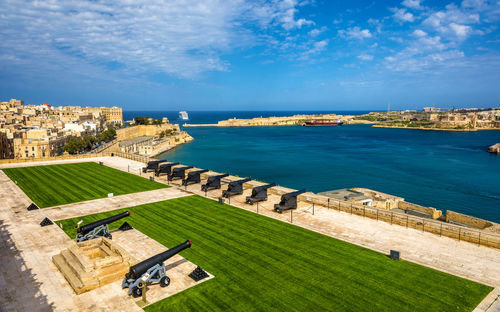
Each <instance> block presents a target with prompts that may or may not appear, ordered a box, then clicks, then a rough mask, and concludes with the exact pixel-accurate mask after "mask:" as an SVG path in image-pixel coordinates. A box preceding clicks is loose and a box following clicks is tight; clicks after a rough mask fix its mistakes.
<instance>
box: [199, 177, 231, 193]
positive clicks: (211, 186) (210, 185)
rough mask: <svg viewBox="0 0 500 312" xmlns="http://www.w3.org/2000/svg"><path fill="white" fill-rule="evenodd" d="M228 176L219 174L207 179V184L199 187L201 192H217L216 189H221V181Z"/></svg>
mask: <svg viewBox="0 0 500 312" xmlns="http://www.w3.org/2000/svg"><path fill="white" fill-rule="evenodd" d="M228 176H229V174H227V173H225V174H219V175H215V176H211V177H208V179H207V183H205V184H203V185H202V186H201V190H202V191H205V192H208V191H211V190H218V189H220V187H221V179H222V178H225V177H228Z"/></svg>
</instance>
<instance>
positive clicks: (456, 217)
mask: <svg viewBox="0 0 500 312" xmlns="http://www.w3.org/2000/svg"><path fill="white" fill-rule="evenodd" d="M450 221H452V222H458V223H461V224H466V225H470V226H473V227H476V228H479V229H485V228H487V227H490V226H492V225H493V224H492V223H491V222H489V221H487V220H483V219H479V218H476V217H471V216H468V215H464V214H461V213H458V212H454V211H451V210H447V211H446V222H450Z"/></svg>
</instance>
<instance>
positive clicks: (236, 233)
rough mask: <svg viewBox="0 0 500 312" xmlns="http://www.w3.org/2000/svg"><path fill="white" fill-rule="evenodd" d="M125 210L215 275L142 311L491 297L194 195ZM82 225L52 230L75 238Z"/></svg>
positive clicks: (405, 305) (438, 303) (444, 303)
mask: <svg viewBox="0 0 500 312" xmlns="http://www.w3.org/2000/svg"><path fill="white" fill-rule="evenodd" d="M125 210H127V209H120V210H115V211H110V212H106V213H101V214H97V215H91V216H86V217H84V218H83V220H84V222H85V223H87V222H91V221H95V220H98V219H101V218H103V217H107V216H110V215H113V214H116V213H118V212H121V211H125ZM131 212H132V214H131V216H130V217H128V218H127V222H128V223H130V224H131V225H132V226H133V227H134V228H136V229H137V230H139V231H141V232H143V233H144V234H146V235H148V236H149V237H151V238H153V239H155V240H157V241H158V242H160V243H162V244H164V245H165V246H167V247H173V246H175V245H177V244H179V243H182V242H184V241H185V240H186V239H190V240H191V241H192V243H193V246H192V247H191V248H189V249H187V250H185V251H183V252H181V255H182V256H183V257H185V258H187V259H189V260H190V261H191V262H193V263H195V264H197V265H199V266H201V267H202V268H203V269H206V270H207V271H209V272H210V273H213V274H214V275H215V278H214V279H212V280H210V281H207V282H205V283H202V284H200V285H197V286H195V287H192V288H190V289H188V290H186V291H184V292H182V293H179V294H177V295H174V296H172V297H170V298H167V299H165V300H162V301H159V302H157V303H155V304H153V305H151V306H149V307H147V308H146V311H149V312H151V311H169V310H170V311H212V310H226V311H252V310H259V311H271V310H276V311H278V310H279V311H292V310H293V311H325V310H329V311H472V310H473V309H474V307H476V306H477V305H478V304H479V302H481V300H482V299H483V298H484V297H485V296H486V295H487V294H488V293H489V292H490V291H491V290H492V288H491V287H488V286H485V285H481V284H478V283H475V282H471V281H469V280H465V279H462V278H459V277H456V276H453V275H450V274H446V273H443V272H439V271H436V270H433V269H430V268H427V267H424V266H420V265H417V264H414V263H411V262H407V261H393V260H391V259H390V258H389V257H387V256H386V255H383V254H381V253H377V252H375V251H371V250H369V249H365V248H362V247H358V246H355V245H352V244H349V243H346V242H343V241H340V240H337V239H334V238H331V237H328V236H325V235H321V234H318V233H315V232H312V231H309V230H306V229H303V228H301V227H298V226H295V225H291V224H288V223H284V222H280V221H277V220H274V219H271V218H268V217H264V216H261V215H257V214H254V213H251V212H248V211H245V210H243V209H239V208H235V207H232V206H229V205H220V204H218V203H216V202H215V201H212V200H209V199H205V198H203V197H200V196H189V197H183V198H178V199H172V200H167V201H162V202H157V203H152V204H147V205H142V206H137V207H133V208H132V209H131ZM80 219H82V218H81V217H79V218H74V219H68V220H63V221H59V222H57V223H58V224H60V223H62V224H63V228H64V229H65V231H66V232H67V233H68V235H69V236H70V237H72V238H74V237H75V230H74V229H73V227H74V226H75V225H76V222H78V221H79V220H80ZM121 223H122V222H116V223H114V224H112V226H113V227H115V228H116V227H118V226H120V225H121ZM138 248H140V246H138ZM167 274H168V272H167ZM153 287H159V286H153ZM124 291H125V290H124Z"/></svg>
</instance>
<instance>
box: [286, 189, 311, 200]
mask: <svg viewBox="0 0 500 312" xmlns="http://www.w3.org/2000/svg"><path fill="white" fill-rule="evenodd" d="M305 192H307V191H306V190H300V191H295V192H290V193H286V194H283V195H281V200H287V199H289V198H291V197H295V196H299V195H300V194H302V193H305Z"/></svg>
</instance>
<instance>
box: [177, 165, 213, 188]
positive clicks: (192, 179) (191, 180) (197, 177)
mask: <svg viewBox="0 0 500 312" xmlns="http://www.w3.org/2000/svg"><path fill="white" fill-rule="evenodd" d="M205 172H208V170H207V169H203V170H196V171H191V172H188V176H187V178H185V179H184V180H182V185H185V186H188V185H190V184H196V183H200V182H201V174H202V173H205Z"/></svg>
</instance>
